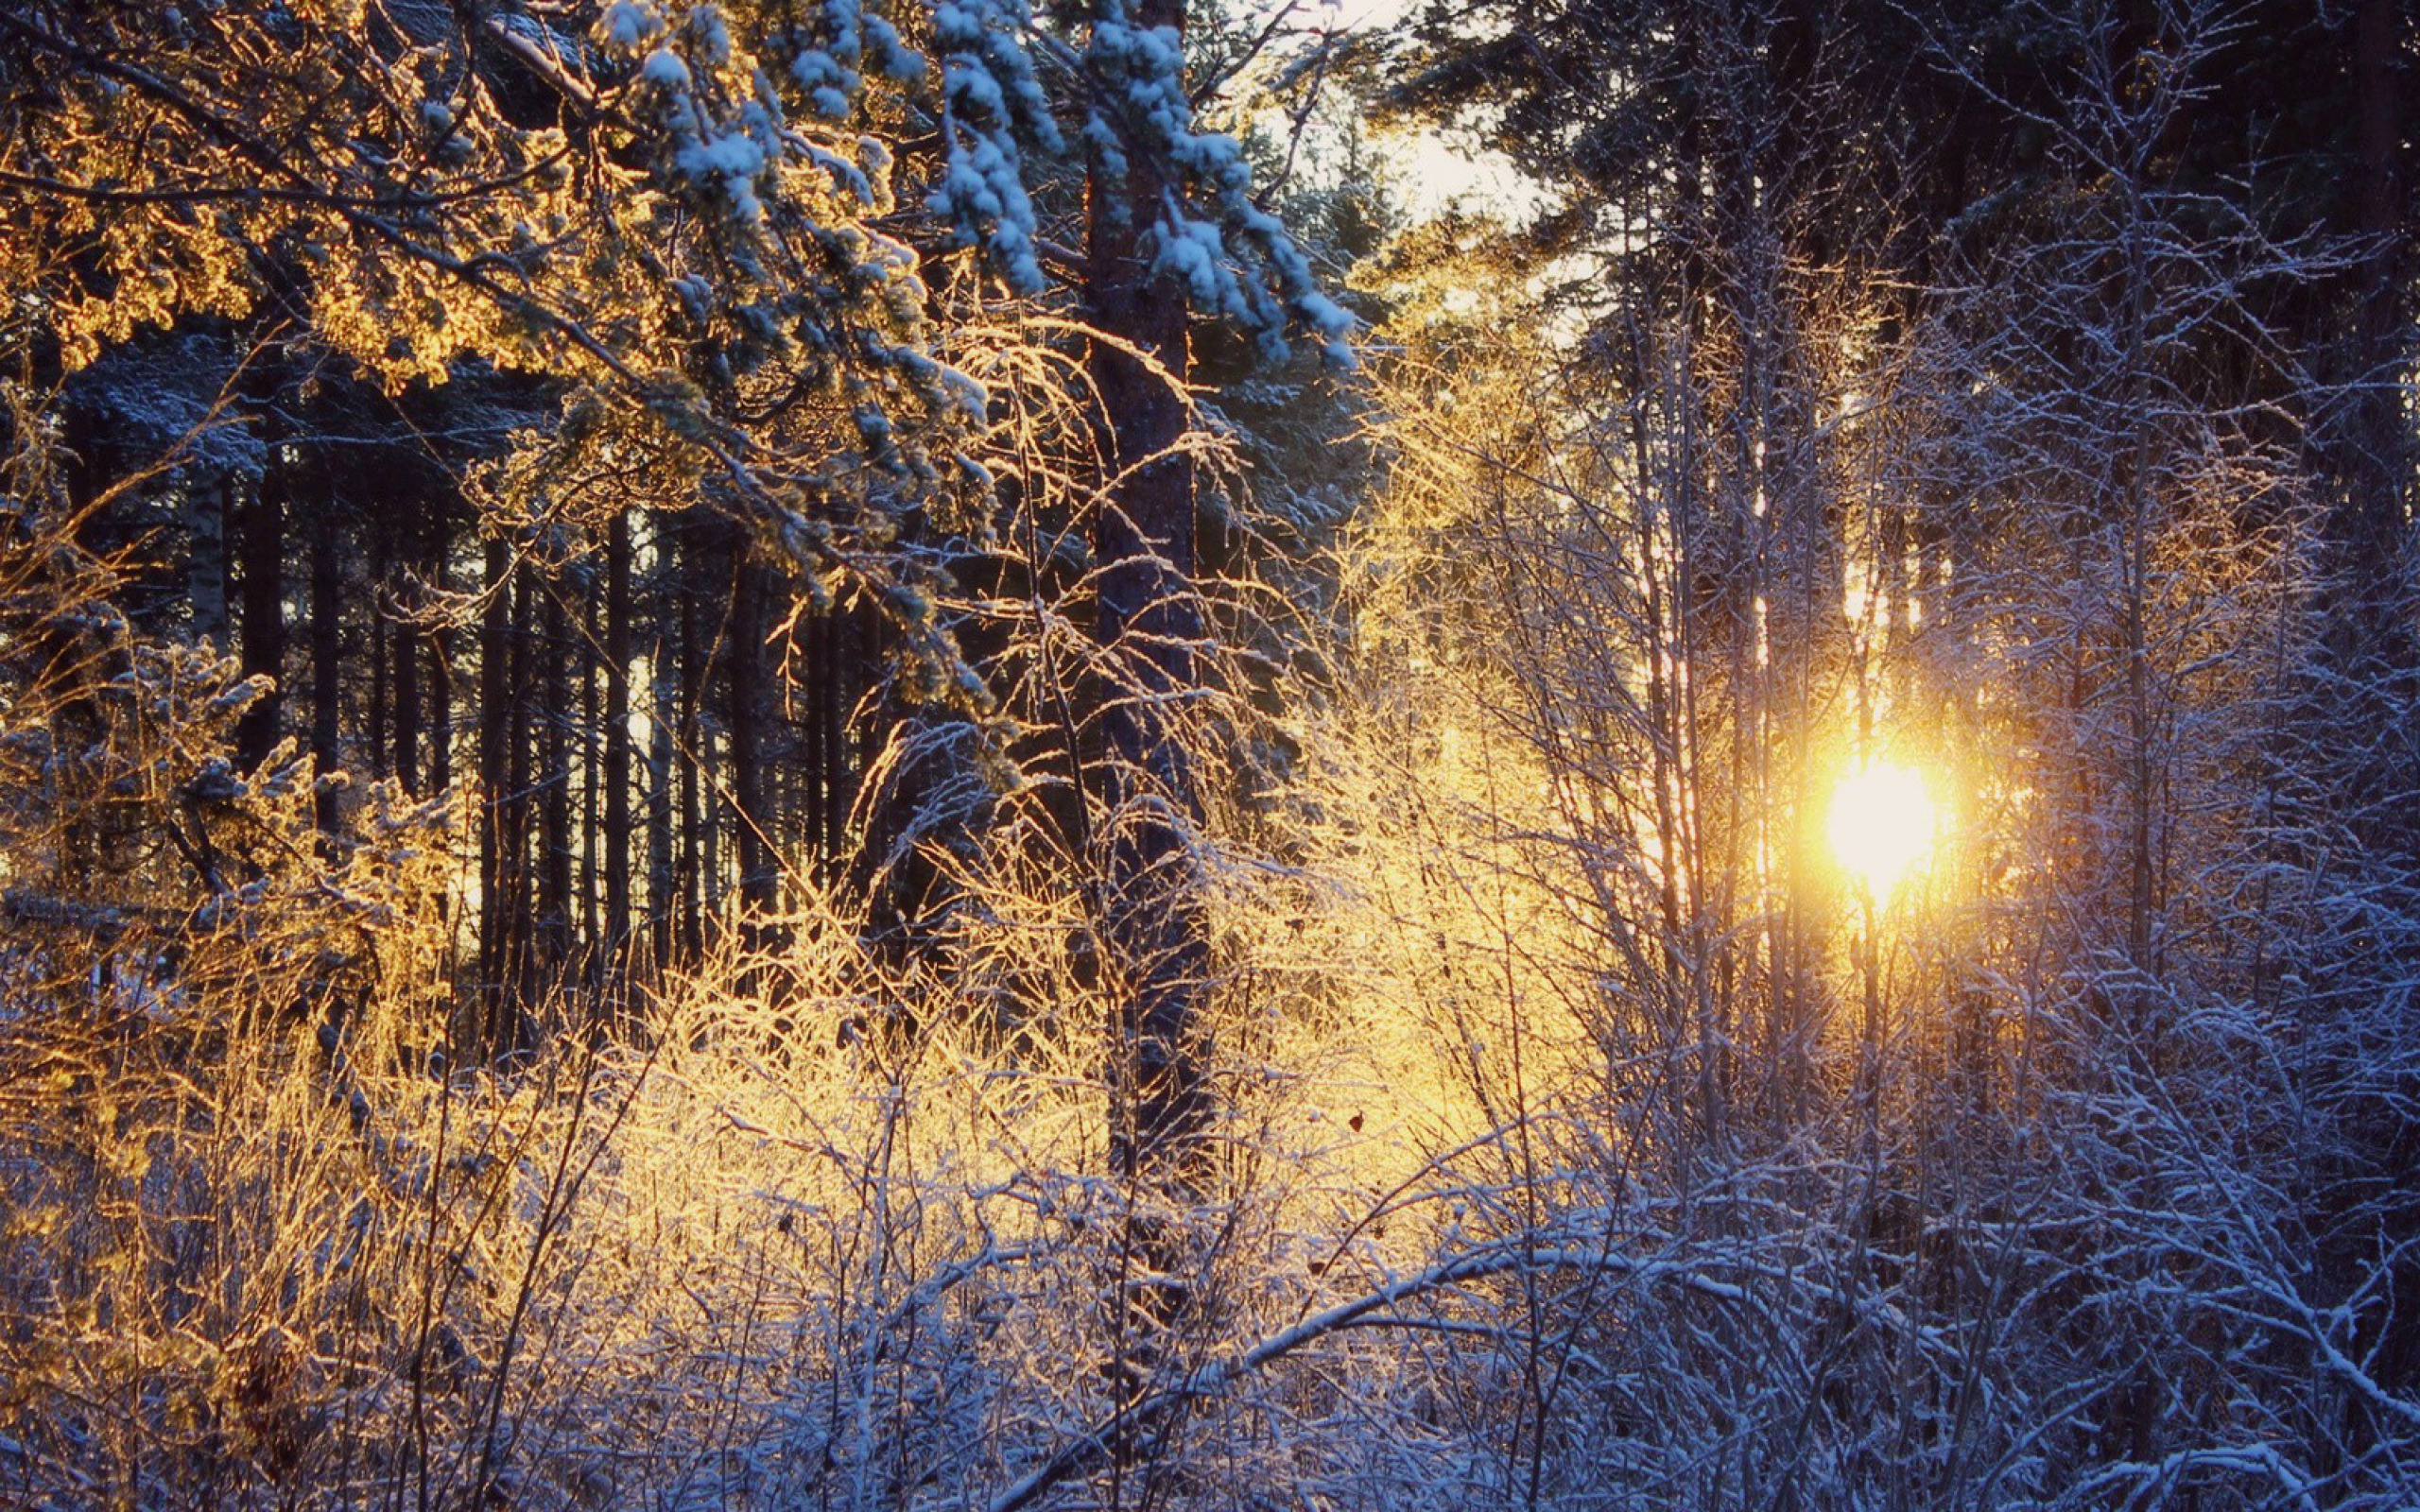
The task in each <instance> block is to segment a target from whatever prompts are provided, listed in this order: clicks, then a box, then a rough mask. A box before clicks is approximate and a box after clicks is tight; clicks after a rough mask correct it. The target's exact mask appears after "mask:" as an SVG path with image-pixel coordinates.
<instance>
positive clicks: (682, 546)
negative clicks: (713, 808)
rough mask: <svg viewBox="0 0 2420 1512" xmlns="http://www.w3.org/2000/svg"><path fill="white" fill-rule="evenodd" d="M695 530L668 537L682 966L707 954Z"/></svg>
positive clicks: (702, 650)
mask: <svg viewBox="0 0 2420 1512" xmlns="http://www.w3.org/2000/svg"><path fill="white" fill-rule="evenodd" d="M696 538H697V526H696V523H695V522H694V521H684V522H683V523H682V525H681V527H680V528H679V529H678V530H677V531H675V532H673V533H672V534H671V536H670V542H671V543H673V544H675V545H677V547H678V549H677V550H676V551H674V552H673V553H672V563H671V567H670V571H671V574H672V580H673V581H674V582H675V583H676V584H677V585H679V587H678V592H679V593H680V597H681V686H680V698H681V718H680V724H679V726H678V728H677V730H676V731H675V734H674V746H675V750H674V754H673V759H674V761H675V762H677V763H678V764H679V776H680V789H681V808H680V816H679V819H678V829H679V832H680V833H679V836H678V838H679V842H680V846H679V849H680V860H679V861H678V863H677V864H676V868H675V875H674V878H673V883H674V887H675V890H676V891H677V892H678V893H679V895H680V901H679V905H678V913H679V918H680V923H679V929H678V934H679V948H680V951H681V958H682V960H683V962H688V963H694V962H695V961H696V960H697V959H698V957H699V956H700V954H702V953H703V952H704V950H705V885H706V879H705V824H706V815H707V812H708V805H707V802H706V799H705V793H704V791H703V790H704V787H705V780H706V765H705V757H706V753H705V748H704V744H703V741H702V739H701V738H700V737H701V733H702V731H701V729H700V726H701V725H702V723H703V721H702V718H701V715H702V709H701V707H700V706H701V704H702V702H703V698H702V695H703V693H704V690H705V680H706V661H707V657H706V644H705V639H706V638H705V624H704V616H703V615H702V614H700V612H699V608H700V606H699V603H698V592H697V589H698V578H699V576H700V574H699V564H698V559H697V558H698V557H699V555H700V553H699V552H698V550H697V544H698V542H697V539H696Z"/></svg>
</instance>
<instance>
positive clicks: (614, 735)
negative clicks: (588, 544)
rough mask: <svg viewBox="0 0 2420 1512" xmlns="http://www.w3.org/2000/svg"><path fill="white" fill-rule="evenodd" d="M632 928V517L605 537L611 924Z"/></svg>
mask: <svg viewBox="0 0 2420 1512" xmlns="http://www.w3.org/2000/svg"><path fill="white" fill-rule="evenodd" d="M630 927H631V517H630V515H629V513H628V512H627V511H625V512H623V513H620V514H616V515H614V524H613V525H612V527H611V532H610V534H608V536H607V537H606V541H605V927H604V932H603V936H602V938H601V940H600V942H599V943H600V944H601V946H602V948H604V949H605V950H606V951H608V952H613V951H617V950H619V949H620V947H621V943H622V937H623V935H624V934H625V932H627V931H628V930H629V929H630Z"/></svg>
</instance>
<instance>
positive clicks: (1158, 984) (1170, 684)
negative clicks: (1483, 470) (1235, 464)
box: [1085, 0, 1209, 1190]
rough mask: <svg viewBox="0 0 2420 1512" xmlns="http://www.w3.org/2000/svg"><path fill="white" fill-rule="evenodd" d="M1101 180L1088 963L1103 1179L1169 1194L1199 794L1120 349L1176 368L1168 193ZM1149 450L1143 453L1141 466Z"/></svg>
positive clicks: (1171, 404) (1094, 180) (1180, 586)
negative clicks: (1096, 937) (1106, 458)
mask: <svg viewBox="0 0 2420 1512" xmlns="http://www.w3.org/2000/svg"><path fill="white" fill-rule="evenodd" d="M1131 19H1132V22H1133V24H1134V25H1136V26H1167V27H1173V28H1175V29H1177V30H1179V31H1180V32H1181V31H1182V30H1183V28H1184V22H1185V11H1184V3H1183V0H1144V3H1143V4H1141V5H1138V6H1136V7H1134V8H1133V10H1132V17H1131ZM1127 170H1128V171H1127V172H1126V174H1125V175H1124V176H1123V177H1119V176H1116V175H1114V174H1113V173H1112V172H1111V170H1110V168H1109V166H1108V165H1107V164H1105V163H1102V162H1101V161H1099V159H1098V157H1096V160H1095V162H1094V163H1093V165H1092V170H1091V175H1090V179H1089V182H1088V199H1089V208H1088V213H1087V238H1088V245H1087V249H1086V250H1087V276H1086V288H1085V293H1086V297H1087V300H1088V301H1089V303H1090V305H1091V313H1092V318H1093V320H1094V321H1095V323H1097V324H1098V326H1099V327H1100V329H1101V330H1102V331H1103V332H1104V333H1106V334H1107V335H1110V336H1112V337H1115V338H1116V341H1115V342H1108V341H1104V342H1098V343H1096V344H1095V345H1094V347H1093V351H1092V356H1091V369H1092V379H1093V382H1094V384H1095V385H1096V386H1097V387H1098V391H1099V393H1100V396H1101V403H1102V405H1103V408H1104V417H1103V418H1104V420H1105V421H1106V424H1107V426H1108V430H1109V433H1110V438H1111V440H1112V443H1113V447H1114V453H1113V457H1112V461H1113V463H1114V467H1115V475H1116V476H1118V477H1119V478H1120V480H1121V481H1120V482H1118V484H1117V485H1116V486H1115V489H1114V490H1112V491H1111V493H1110V496H1109V498H1108V500H1107V502H1106V504H1105V506H1104V507H1102V509H1101V511H1100V514H1099V516H1098V522H1097V524H1096V525H1095V527H1094V540H1093V551H1094V558H1095V560H1096V561H1098V563H1099V567H1100V577H1099V584H1100V587H1099V609H1098V624H1097V626H1096V633H1097V634H1098V637H1099V639H1100V642H1101V644H1102V645H1103V646H1104V647H1105V648H1107V649H1108V651H1109V652H1110V655H1111V657H1112V659H1113V665H1114V668H1115V670H1114V673H1113V674H1112V680H1111V681H1110V683H1109V684H1108V685H1107V686H1105V687H1104V688H1103V689H1102V691H1101V697H1100V700H1099V703H1098V709H1099V716H1098V729H1099V745H1100V754H1099V772H1098V782H1099V784H1100V796H1101V799H1102V803H1101V812H1102V814H1103V815H1104V816H1105V819H1106V824H1107V830H1106V832H1105V833H1102V834H1101V835H1099V836H1098V837H1097V841H1096V844H1097V847H1098V852H1099V853H1098V854H1097V855H1096V856H1095V857H1094V864H1095V865H1097V866H1098V867H1099V868H1101V883H1100V908H1099V913H1100V926H1101V935H1102V938H1101V940H1100V942H1099V943H1100V945H1101V947H1102V959H1101V962H1100V965H1101V968H1102V970H1103V971H1104V973H1105V976H1104V981H1105V985H1106V986H1107V988H1108V989H1109V992H1110V994H1111V1001H1112V1003H1113V1005H1114V1007H1113V1009H1112V1020H1111V1023H1110V1036H1111V1042H1112V1047H1113V1048H1112V1062H1113V1063H1112V1065H1111V1066H1110V1068H1109V1069H1110V1084H1111V1087H1112V1089H1113V1097H1114V1099H1115V1101H1114V1104H1113V1123H1112V1128H1111V1136H1110V1138H1111V1162H1112V1166H1113V1169H1114V1170H1115V1172H1116V1173H1117V1174H1118V1175H1120V1176H1122V1177H1132V1178H1137V1179H1140V1180H1143V1181H1146V1182H1148V1183H1150V1184H1153V1185H1163V1186H1169V1187H1173V1188H1176V1189H1180V1190H1181V1189H1184V1188H1185V1187H1188V1186H1190V1185H1191V1184H1192V1183H1193V1181H1194V1180H1195V1178H1196V1177H1197V1174H1198V1173H1197V1172H1196V1169H1195V1167H1196V1166H1197V1163H1198V1154H1199V1151H1198V1149H1197V1146H1198V1144H1199V1142H1200V1137H1201V1132H1202V1129H1203V1125H1204V1124H1205V1121H1206V1118H1207V1114H1208V1102H1207V1097H1206V1093H1205V1089H1204V1087H1203V1083H1202V1077H1201V1068H1200V1066H1199V1065H1198V1063H1197V1061H1196V1059H1195V1055H1194V1049H1193V1046H1192V1044H1191V1040H1192V1037H1193V1035H1194V1033H1195V1031H1196V1021H1197V1019H1198V1017H1199V1012H1200V1006H1201V1000H1202V997H1203V994H1204V991H1205V988H1206V986H1207V981H1206V976H1207V968H1208V963H1209V947H1208V939H1207V925H1206V921H1205V919H1204V918H1203V915H1202V908H1201V897H1200V887H1199V885H1198V869H1199V868H1198V865H1197V862H1196V858H1195V857H1194V854H1193V851H1192V836H1191V834H1190V833H1188V832H1189V830H1190V828H1191V824H1192V821H1193V820H1194V819H1195V818H1196V817H1197V816H1198V813H1199V806H1200V805H1199V799H1198V795H1197V793H1196V791H1195V788H1194V774H1193V771H1192V768H1191V765H1190V764H1189V762H1188V761H1187V760H1186V757H1185V753H1184V749H1183V747H1182V746H1181V744H1180V741H1179V738H1178V736H1177V733H1176V730H1174V729H1173V728H1172V724H1171V720H1170V705H1171V702H1172V701H1173V700H1174V699H1175V698H1177V697H1180V696H1182V695H1183V694H1184V691H1185V690H1187V689H1190V688H1192V687H1194V686H1195V684H1196V678H1197V669H1196V667H1195V657H1196V647H1197V646H1198V645H1199V644H1200V643H1201V638H1202V633H1203V626H1202V618H1201V607H1200V603H1199V601H1198V599H1197V598H1196V597H1195V596H1194V593H1193V581H1192V578H1193V572H1194V499H1193V472H1192V468H1191V465H1190V464H1189V462H1188V461H1187V460H1186V459H1185V458H1184V456H1182V455H1160V454H1163V453H1167V451H1168V450H1169V449H1170V448H1171V447H1173V446H1174V445H1175V443H1176V442H1177V441H1178V439H1179V438H1181V437H1182V436H1183V434H1184V428H1185V414H1184V404H1183V401H1182V399H1181V397H1180V396H1179V395H1178V394H1177V393H1175V392H1173V391H1172V390H1171V388H1170V387H1169V385H1168V384H1167V382H1165V381H1163V380H1162V379H1160V378H1158V377H1156V376H1154V375H1153V374H1152V373H1151V372H1150V370H1149V369H1147V368H1146V367H1145V366H1144V365H1143V363H1142V362H1140V361H1138V360H1137V359H1136V358H1135V357H1133V356H1132V355H1129V354H1128V352H1126V351H1124V350H1122V349H1121V345H1120V344H1121V343H1122V344H1131V345H1132V347H1134V348H1136V349H1139V350H1140V351H1141V352H1147V353H1149V354H1150V356H1151V357H1152V358H1154V359H1156V360H1157V362H1158V363H1159V364H1160V366H1161V367H1163V368H1165V369H1167V372H1168V373H1169V374H1170V375H1172V376H1173V377H1174V378H1175V379H1176V380H1178V381H1179V382H1182V381H1183V380H1184V377H1185V375H1186V372H1187V370H1188V352H1187V346H1186V321H1185V310H1184V300H1183V297H1182V295H1181V294H1180V293H1179V292H1178V291H1177V290H1175V289H1173V288H1170V287H1169V286H1168V285H1167V283H1165V282H1164V281H1161V280H1157V279H1154V278H1152V277H1151V276H1150V268H1149V266H1148V264H1147V261H1146V256H1145V252H1144V249H1143V248H1142V246H1141V245H1140V235H1139V233H1140V232H1141V231H1142V229H1143V228H1144V227H1145V226H1146V225H1147V224H1148V222H1149V219H1150V216H1151V215H1152V214H1153V211H1154V208H1155V207H1157V206H1158V205H1160V204H1161V203H1162V201H1163V199H1164V198H1165V197H1166V195H1167V192H1168V190H1169V188H1170V186H1169V185H1168V184H1167V182H1166V181H1165V180H1164V179H1163V177H1162V175H1161V173H1160V170H1159V166H1158V164H1157V163H1155V161H1154V160H1153V158H1152V157H1151V155H1150V154H1148V153H1140V152H1138V153H1133V154H1131V155H1129V157H1128V158H1127ZM1154 457H1156V458H1157V459H1156V460H1147V459H1150V458H1154Z"/></svg>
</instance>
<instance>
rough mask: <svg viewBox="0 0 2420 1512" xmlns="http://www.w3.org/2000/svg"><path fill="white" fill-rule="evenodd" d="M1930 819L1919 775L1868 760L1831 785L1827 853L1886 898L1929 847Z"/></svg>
mask: <svg viewBox="0 0 2420 1512" xmlns="http://www.w3.org/2000/svg"><path fill="white" fill-rule="evenodd" d="M1934 819H1935V816H1934V811H1933V803H1932V795H1931V794H1930V793H1929V792H1927V790H1926V788H1925V780H1924V779H1923V778H1922V777H1919V776H1918V775H1916V774H1915V773H1914V772H1912V771H1910V770H1909V769H1908V768H1907V767H1905V766H1899V765H1893V763H1890V762H1869V763H1867V764H1866V765H1864V766H1862V767H1859V768H1858V770H1856V771H1854V772H1851V773H1849V774H1848V775H1847V776H1845V777H1843V778H1841V785H1840V786H1838V787H1836V788H1834V789H1833V790H1832V817H1831V837H1832V853H1833V854H1834V855H1835V856H1838V857H1839V858H1840V862H1841V868H1842V869H1844V870H1846V871H1847V872H1848V873H1849V875H1851V876H1853V877H1855V878H1857V879H1858V881H1859V882H1862V883H1863V884H1865V887H1866V890H1867V891H1868V892H1869V893H1871V894H1872V895H1873V896H1874V897H1875V898H1876V900H1877V901H1878V900H1881V899H1885V898H1888V897H1889V896H1890V895H1891V889H1892V888H1893V887H1896V886H1897V885H1899V883H1900V882H1901V880H1902V879H1904V878H1905V877H1906V876H1907V875H1908V873H1909V872H1910V871H1911V870H1913V869H1914V868H1915V866H1916V863H1918V862H1920V861H1922V860H1923V859H1924V858H1925V852H1926V851H1928V850H1930V849H1931V848H1932V839H1933V826H1934Z"/></svg>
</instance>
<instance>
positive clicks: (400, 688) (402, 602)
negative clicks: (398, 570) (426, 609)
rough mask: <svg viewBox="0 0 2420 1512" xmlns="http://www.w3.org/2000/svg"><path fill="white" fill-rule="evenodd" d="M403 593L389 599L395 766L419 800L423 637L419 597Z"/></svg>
mask: <svg viewBox="0 0 2420 1512" xmlns="http://www.w3.org/2000/svg"><path fill="white" fill-rule="evenodd" d="M414 528H415V523H413V522H410V521H406V524H404V526H403V529H404V531H405V535H404V538H403V539H404V541H406V550H405V552H404V559H405V560H406V562H413V561H414V558H415V557H417V556H418V553H417V552H415V551H413V550H412V549H411V547H410V544H409V543H410V542H411V541H412V534H411V533H412V532H413V530H414ZM415 565H417V563H415ZM400 593H401V596H400V597H398V598H396V599H393V600H390V602H391V603H393V605H394V607H395V610H396V612H395V614H394V627H393V631H392V638H391V644H392V646H393V650H392V651H391V652H390V653H389V656H390V660H391V661H392V662H393V663H394V686H395V747H394V749H395V756H394V765H395V776H396V778H397V779H398V780H399V781H400V782H402V783H403V787H404V791H405V792H406V793H407V794H410V795H412V796H413V797H418V796H419V795H420V793H421V791H422V786H421V769H420V720H421V710H420V661H421V654H422V649H423V640H424V637H423V635H422V634H421V632H420V627H418V626H416V625H414V624H413V623H412V616H413V611H414V610H416V609H417V608H418V607H419V599H418V595H416V594H413V593H410V592H409V590H408V588H405V589H403V590H401V591H400Z"/></svg>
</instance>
